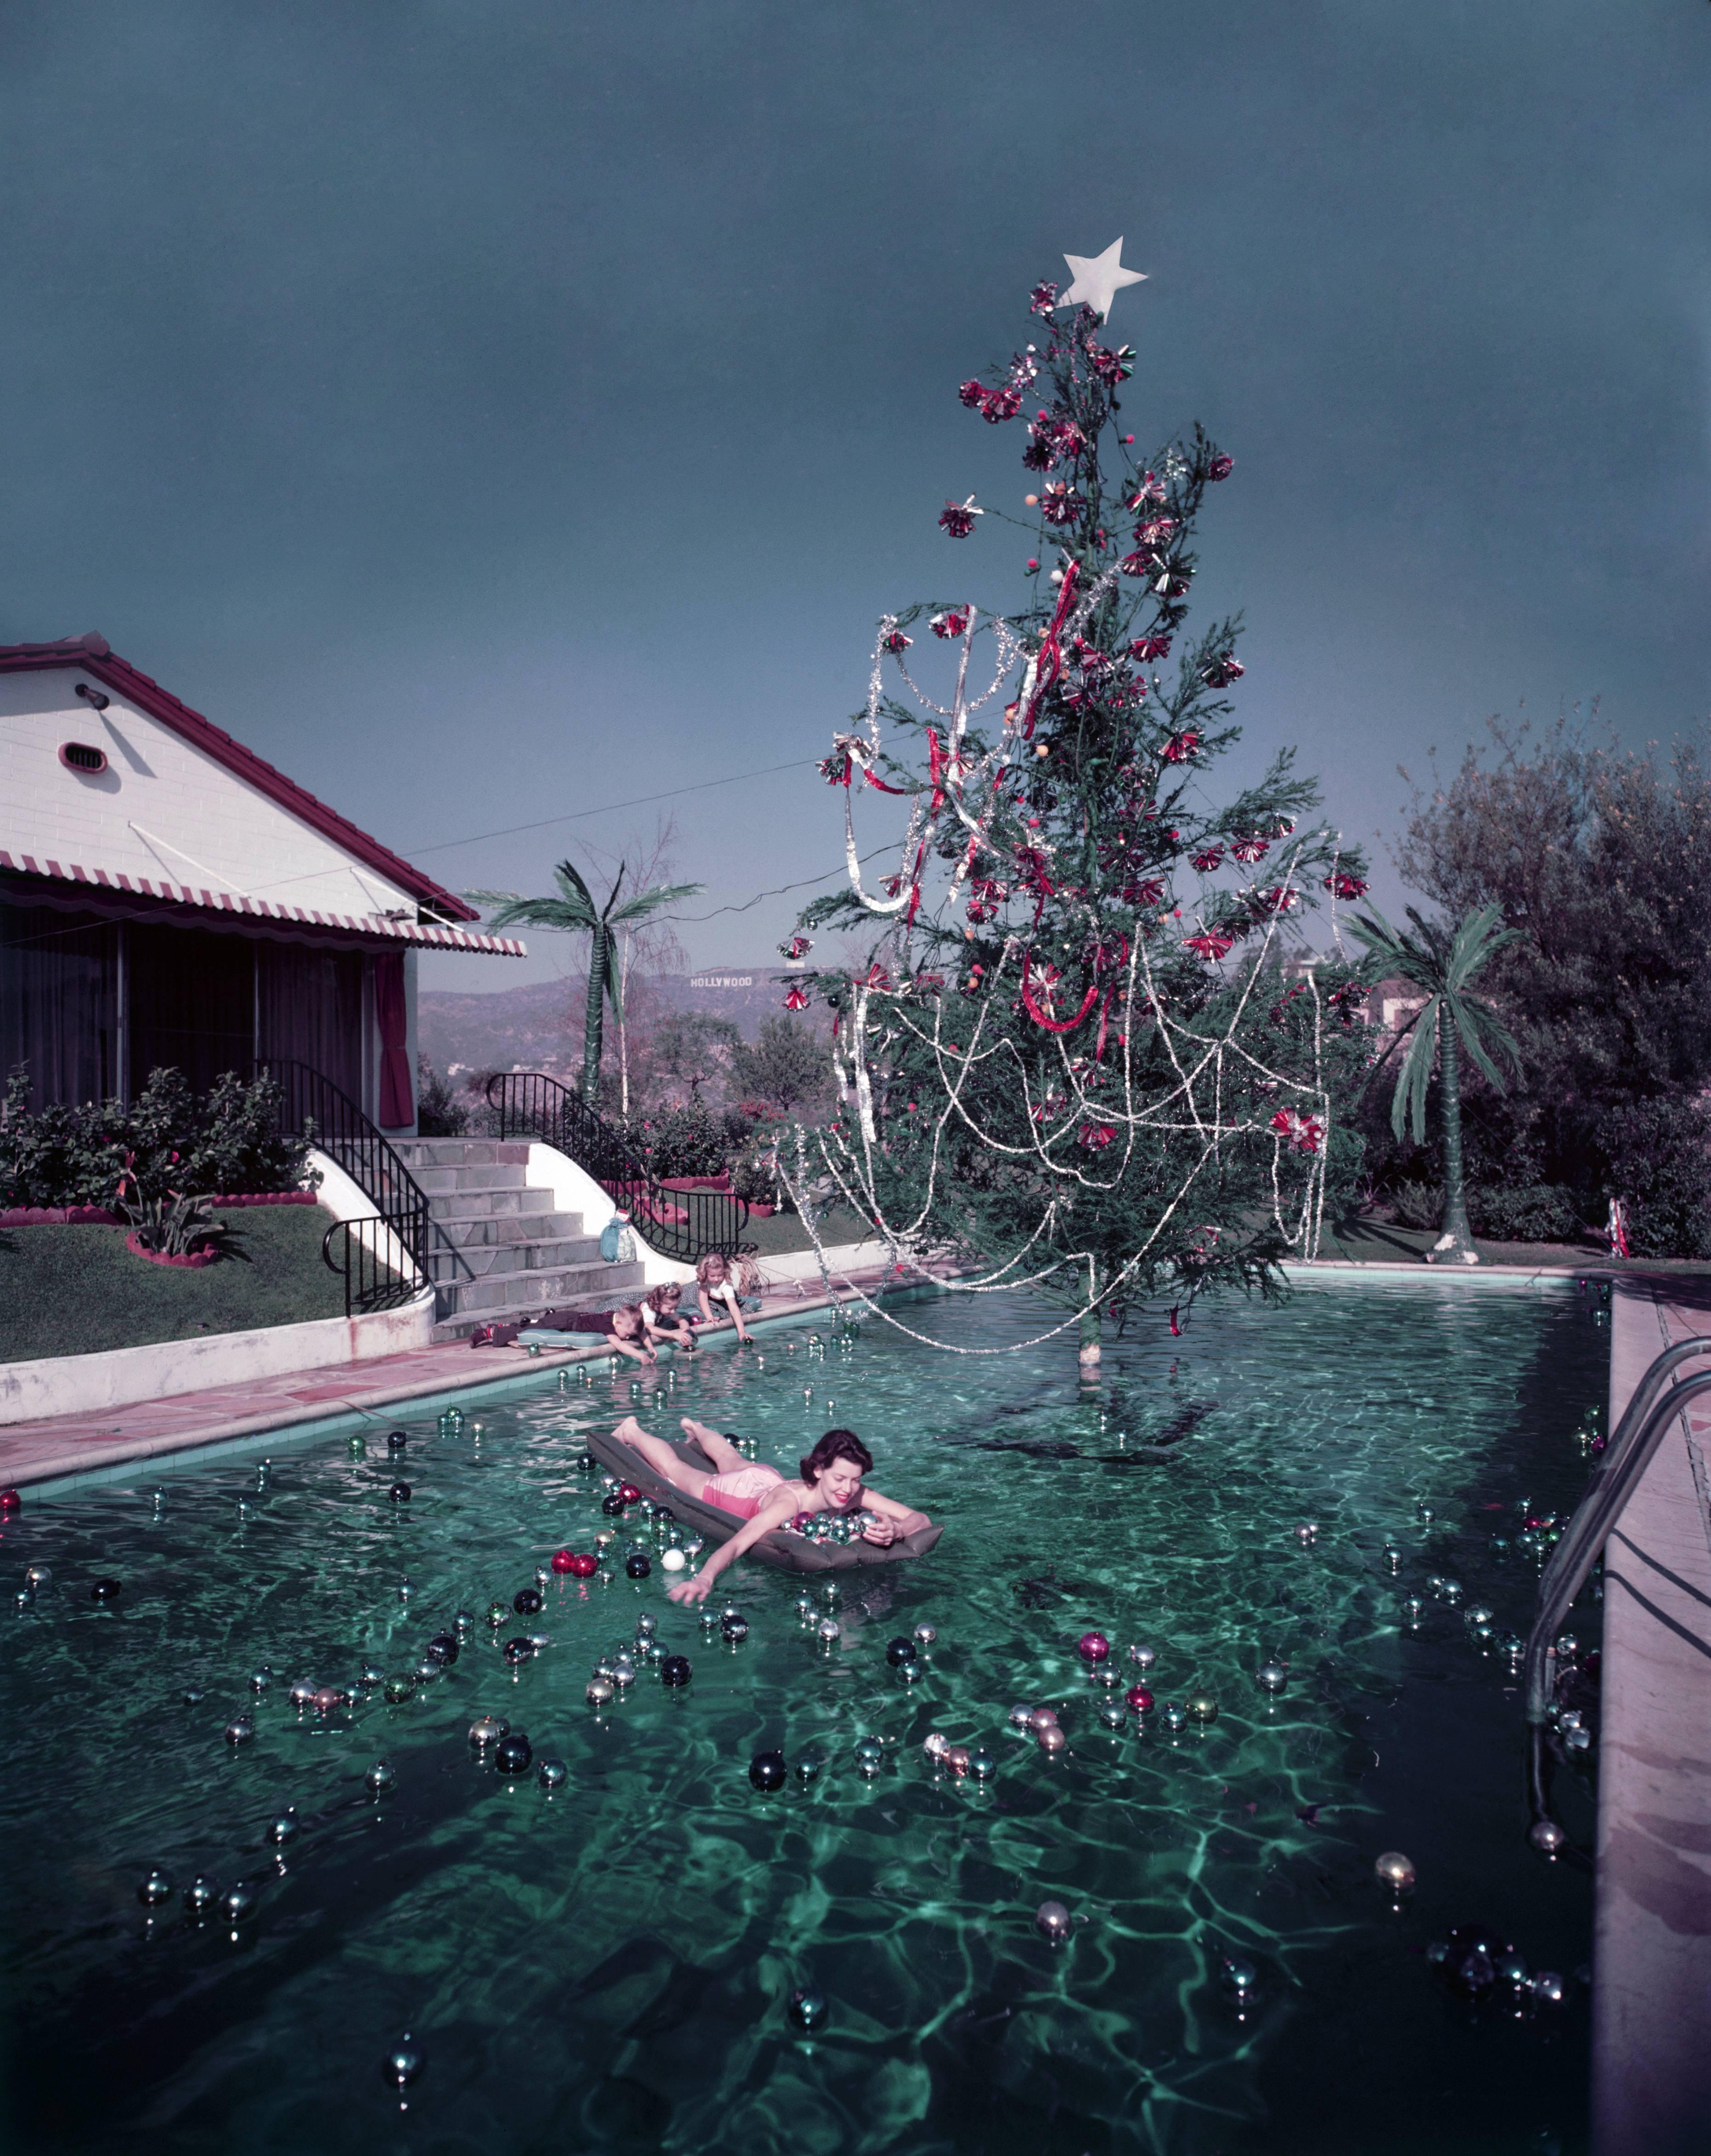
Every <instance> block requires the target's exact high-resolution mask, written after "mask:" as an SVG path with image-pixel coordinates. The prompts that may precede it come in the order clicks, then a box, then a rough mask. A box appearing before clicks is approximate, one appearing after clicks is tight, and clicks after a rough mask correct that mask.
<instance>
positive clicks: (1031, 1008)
mask: <svg viewBox="0 0 1711 2156" xmlns="http://www.w3.org/2000/svg"><path fill="white" fill-rule="evenodd" d="M1033 963H1034V954H1033V952H1031V951H1030V952H1028V953H1027V955H1026V956H1025V957H1024V958H1023V960H1022V1001H1023V1002H1024V1003H1025V1004H1026V1005H1027V1009H1028V1015H1029V1017H1030V1019H1033V1021H1034V1023H1035V1025H1043V1026H1044V1027H1045V1028H1046V1031H1047V1032H1048V1033H1073V1032H1074V1031H1075V1029H1076V1027H1077V1026H1078V1025H1079V1024H1081V1022H1082V1019H1084V1018H1085V1017H1086V1016H1087V1013H1088V1012H1089V1011H1090V1010H1092V1008H1093V1004H1094V1002H1095V1000H1096V999H1097V996H1098V993H1099V983H1097V981H1094V982H1092V983H1090V984H1089V986H1088V988H1087V994H1086V995H1085V996H1083V997H1082V1007H1081V1009H1079V1010H1078V1011H1077V1012H1076V1014H1075V1016H1074V1017H1073V1018H1070V1019H1056V1018H1048V1017H1047V1016H1046V1013H1045V1012H1044V1011H1043V1010H1041V1009H1040V1006H1039V1004H1036V1003H1035V1000H1034V989H1033V984H1032V983H1031V982H1030V978H1029V973H1030V968H1031V967H1032V966H1033Z"/></svg>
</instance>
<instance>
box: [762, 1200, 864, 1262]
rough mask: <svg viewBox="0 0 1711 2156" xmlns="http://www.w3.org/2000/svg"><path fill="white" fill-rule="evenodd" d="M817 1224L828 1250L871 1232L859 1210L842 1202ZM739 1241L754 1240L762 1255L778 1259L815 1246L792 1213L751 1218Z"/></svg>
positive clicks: (854, 1240) (800, 1222)
mask: <svg viewBox="0 0 1711 2156" xmlns="http://www.w3.org/2000/svg"><path fill="white" fill-rule="evenodd" d="M819 1225H820V1241H821V1243H822V1244H823V1245H825V1247H826V1249H828V1250H830V1249H831V1248H832V1247H833V1246H834V1245H835V1244H839V1243H859V1242H861V1240H862V1239H863V1238H864V1236H866V1235H869V1234H870V1233H871V1229H869V1228H868V1225H867V1223H866V1221H865V1220H864V1219H862V1218H861V1214H859V1213H852V1212H850V1209H849V1208H848V1207H847V1206H844V1205H835V1206H833V1207H832V1208H831V1209H830V1211H829V1212H828V1213H826V1214H824V1215H823V1216H822V1217H821V1219H820V1224H819ZM742 1240H744V1242H746V1243H753V1244H754V1245H756V1246H757V1248H758V1251H759V1254H760V1255H761V1256H762V1257H763V1258H781V1257H783V1256H784V1254H785V1252H786V1251H787V1250H812V1249H813V1248H814V1245H813V1243H812V1241H811V1240H809V1233H808V1230H807V1229H806V1228H804V1226H803V1224H802V1221H801V1219H800V1216H799V1215H798V1214H794V1213H774V1214H773V1216H772V1218H771V1219H769V1220H753V1219H752V1220H750V1222H749V1224H748V1226H747V1227H746V1228H745V1229H743V1231H742Z"/></svg>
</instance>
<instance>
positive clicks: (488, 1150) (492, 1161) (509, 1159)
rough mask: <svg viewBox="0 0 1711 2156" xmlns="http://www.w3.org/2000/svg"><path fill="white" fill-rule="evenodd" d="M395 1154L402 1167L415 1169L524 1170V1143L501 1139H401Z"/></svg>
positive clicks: (525, 1152) (526, 1154) (526, 1161)
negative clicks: (401, 1159) (398, 1156)
mask: <svg viewBox="0 0 1711 2156" xmlns="http://www.w3.org/2000/svg"><path fill="white" fill-rule="evenodd" d="M397 1150H398V1153H399V1154H400V1155H401V1156H402V1158H403V1163H404V1165H405V1166H406V1167H407V1168H410V1169H411V1170H412V1171H414V1169H416V1168H494V1167H500V1166H504V1167H510V1168H527V1166H528V1164H529V1148H528V1146H527V1143H523V1142H517V1141H516V1140H514V1139H509V1138H506V1139H501V1138H405V1139H403V1140H402V1141H401V1142H399V1144H398V1147H397Z"/></svg>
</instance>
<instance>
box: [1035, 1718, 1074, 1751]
mask: <svg viewBox="0 0 1711 2156" xmlns="http://www.w3.org/2000/svg"><path fill="white" fill-rule="evenodd" d="M1034 1741H1035V1743H1036V1744H1037V1745H1038V1746H1039V1747H1040V1750H1041V1751H1042V1752H1046V1753H1056V1752H1061V1751H1062V1750H1063V1749H1064V1748H1065V1746H1066V1745H1067V1743H1069V1739H1068V1738H1066V1736H1065V1735H1064V1733H1063V1732H1062V1730H1061V1729H1060V1728H1059V1727H1058V1726H1057V1724H1056V1722H1045V1723H1042V1724H1041V1726H1040V1727H1039V1728H1038V1729H1036V1730H1035V1732H1034Z"/></svg>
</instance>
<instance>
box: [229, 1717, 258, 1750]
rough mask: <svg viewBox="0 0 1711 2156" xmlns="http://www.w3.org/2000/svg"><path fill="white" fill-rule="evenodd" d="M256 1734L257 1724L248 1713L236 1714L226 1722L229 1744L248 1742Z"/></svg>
mask: <svg viewBox="0 0 1711 2156" xmlns="http://www.w3.org/2000/svg"><path fill="white" fill-rule="evenodd" d="M254 1734H255V1724H254V1722H253V1721H252V1720H251V1719H250V1717H249V1716H248V1715H247V1714H237V1715H234V1716H233V1717H232V1719H231V1720H230V1721H229V1722H228V1723H227V1724H226V1742H227V1743H228V1744H247V1743H249V1740H250V1738H252V1737H254Z"/></svg>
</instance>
